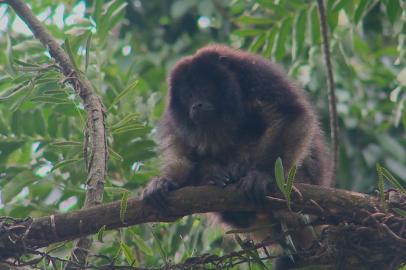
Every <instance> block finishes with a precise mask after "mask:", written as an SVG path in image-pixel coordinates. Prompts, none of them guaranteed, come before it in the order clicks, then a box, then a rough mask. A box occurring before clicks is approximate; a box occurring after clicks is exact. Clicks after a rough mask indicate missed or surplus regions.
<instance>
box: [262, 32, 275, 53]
mask: <svg viewBox="0 0 406 270" xmlns="http://www.w3.org/2000/svg"><path fill="white" fill-rule="evenodd" d="M277 33H278V28H277V27H275V26H274V27H272V29H271V31H269V32H268V33H267V38H266V42H265V46H264V52H263V55H264V57H265V58H269V57H271V55H272V51H273V47H274V44H275V36H276V34H277Z"/></svg>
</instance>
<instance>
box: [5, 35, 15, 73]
mask: <svg viewBox="0 0 406 270" xmlns="http://www.w3.org/2000/svg"><path fill="white" fill-rule="evenodd" d="M6 41H7V45H6V53H5V56H6V67H7V70H8V71H9V72H10V74H11V75H13V76H14V75H16V74H17V70H16V69H15V67H14V65H13V46H12V44H11V38H10V36H9V35H7V39H6Z"/></svg>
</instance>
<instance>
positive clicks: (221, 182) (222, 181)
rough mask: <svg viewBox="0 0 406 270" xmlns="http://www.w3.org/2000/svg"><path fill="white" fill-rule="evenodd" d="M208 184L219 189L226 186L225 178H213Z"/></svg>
mask: <svg viewBox="0 0 406 270" xmlns="http://www.w3.org/2000/svg"><path fill="white" fill-rule="evenodd" d="M209 184H210V185H214V186H219V187H225V186H227V178H221V177H213V178H211V180H210V181H209Z"/></svg>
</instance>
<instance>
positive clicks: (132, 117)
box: [109, 113, 140, 130]
mask: <svg viewBox="0 0 406 270" xmlns="http://www.w3.org/2000/svg"><path fill="white" fill-rule="evenodd" d="M139 116H140V115H139V113H129V114H126V115H125V116H124V117H120V118H119V119H120V120H118V121H117V122H116V121H115V123H114V124H113V125H111V126H110V127H109V129H110V130H114V129H117V128H121V127H124V126H127V124H128V123H130V122H131V121H138V118H139Z"/></svg>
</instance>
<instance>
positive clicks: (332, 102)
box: [317, 0, 340, 187]
mask: <svg viewBox="0 0 406 270" xmlns="http://www.w3.org/2000/svg"><path fill="white" fill-rule="evenodd" d="M317 6H318V8H319V15H320V28H321V34H322V36H323V51H324V61H325V62H326V67H327V87H328V104H329V106H328V107H329V119H330V136H331V142H332V148H333V176H332V179H333V183H332V186H333V187H334V186H335V179H336V174H337V170H338V167H339V158H340V157H339V140H338V133H339V128H338V115H337V100H336V94H335V83H334V75H333V67H332V64H331V55H330V47H329V39H328V27H327V19H326V11H325V8H324V2H323V0H317Z"/></svg>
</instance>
